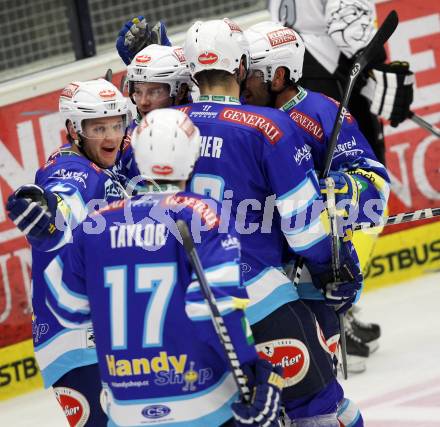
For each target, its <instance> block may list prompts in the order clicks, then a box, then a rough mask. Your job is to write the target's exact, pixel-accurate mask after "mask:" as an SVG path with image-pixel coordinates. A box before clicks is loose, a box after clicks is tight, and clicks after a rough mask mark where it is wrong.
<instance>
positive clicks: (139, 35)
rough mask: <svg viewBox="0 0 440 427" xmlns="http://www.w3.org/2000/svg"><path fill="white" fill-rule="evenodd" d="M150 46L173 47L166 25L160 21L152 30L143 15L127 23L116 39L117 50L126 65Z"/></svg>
mask: <svg viewBox="0 0 440 427" xmlns="http://www.w3.org/2000/svg"><path fill="white" fill-rule="evenodd" d="M150 44H161V45H164V46H171V43H170V41H169V39H168V37H167V32H166V28H165V24H163V23H162V22H161V21H159V22H158V23H157V24H156V25H155V26H154V27H153V28H152V29H150V27H149V25H148V22H147V21H146V19H145V18H144V17H143V16H142V15H139V16H136V17H135V18H133V19H130V20H129V21H127V22H126V23H125V24H124V26H123V27H122V28H121V30H120V31H119V34H118V38H117V39H116V49H117V50H118V53H119V56H120V57H121V59H122V60H123V61H124V62H125V64H126V65H129V64H130V62H131V61H132V60H133V58H134V57H135V56H136V54H137V53H138V52H139V51H140V50H142V49H143V48H144V47H147V46H149V45H150Z"/></svg>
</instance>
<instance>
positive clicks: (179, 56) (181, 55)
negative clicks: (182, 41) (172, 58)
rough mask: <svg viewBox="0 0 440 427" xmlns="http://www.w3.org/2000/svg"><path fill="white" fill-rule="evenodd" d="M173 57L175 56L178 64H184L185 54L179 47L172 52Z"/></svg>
mask: <svg viewBox="0 0 440 427" xmlns="http://www.w3.org/2000/svg"><path fill="white" fill-rule="evenodd" d="M173 53H174V55H176V57H177V59H178V60H179V62H181V63H184V62H186V58H185V54H184V53H183V49H182V48H181V47H177V48H176V49H174V50H173Z"/></svg>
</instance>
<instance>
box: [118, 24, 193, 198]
mask: <svg viewBox="0 0 440 427" xmlns="http://www.w3.org/2000/svg"><path fill="white" fill-rule="evenodd" d="M138 24H139V25H141V22H139V23H138ZM120 39H121V36H120V37H119V38H118V41H119V40H120ZM118 46H119V44H118ZM132 57H133V59H132V61H131V63H129V65H128V67H127V78H126V81H127V82H128V94H129V97H130V99H131V101H132V102H133V103H134V104H135V105H136V111H137V115H136V117H135V118H134V120H133V121H132V122H131V123H130V126H129V127H128V129H127V135H126V142H127V144H128V149H127V150H126V151H125V152H124V155H123V157H122V162H121V163H122V165H123V168H121V173H122V174H123V175H124V176H125V177H126V178H127V179H128V181H130V180H132V179H133V182H132V183H131V185H129V191H131V188H132V187H133V186H136V184H139V183H138V182H137V181H138V180H139V179H138V178H136V177H137V176H138V175H139V171H138V170H137V168H136V164H135V163H134V162H132V157H133V156H132V150H131V147H130V145H129V143H130V138H131V134H132V132H133V130H134V129H135V128H136V126H137V125H138V124H139V122H140V121H141V120H142V118H143V117H144V116H145V115H146V114H147V113H149V112H150V111H153V110H155V109H157V108H166V107H170V106H172V105H179V104H181V103H186V102H188V91H189V85H190V75H189V71H188V68H187V66H186V61H185V57H184V55H183V50H182V48H180V47H178V46H173V47H171V46H159V45H157V44H152V45H149V46H147V47H145V48H144V49H142V50H141V51H140V52H138V53H137V54H136V53H133V55H132ZM125 58H126V56H125Z"/></svg>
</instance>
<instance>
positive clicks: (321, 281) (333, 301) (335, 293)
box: [309, 239, 363, 313]
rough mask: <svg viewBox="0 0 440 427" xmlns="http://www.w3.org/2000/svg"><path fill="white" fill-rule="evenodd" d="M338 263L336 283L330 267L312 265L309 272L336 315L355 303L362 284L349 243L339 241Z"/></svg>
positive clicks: (356, 261)
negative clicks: (333, 307)
mask: <svg viewBox="0 0 440 427" xmlns="http://www.w3.org/2000/svg"><path fill="white" fill-rule="evenodd" d="M339 262H340V266H339V280H338V281H337V282H335V281H334V275H333V268H332V266H331V265H328V264H326V265H323V266H320V265H314V266H313V267H312V266H311V267H310V268H309V270H310V272H311V275H312V280H313V284H314V285H315V286H316V287H317V288H318V289H321V290H322V292H323V294H324V298H325V300H326V302H327V304H328V305H333V306H335V309H336V312H337V313H345V312H346V311H347V310H348V309H349V308H350V307H351V306H352V304H353V303H354V302H355V301H356V299H357V297H358V294H359V293H360V290H361V289H362V284H363V276H362V272H361V269H360V264H359V259H358V256H357V253H356V250H355V248H354V246H353V243H351V241H345V242H344V241H342V239H340V245H339Z"/></svg>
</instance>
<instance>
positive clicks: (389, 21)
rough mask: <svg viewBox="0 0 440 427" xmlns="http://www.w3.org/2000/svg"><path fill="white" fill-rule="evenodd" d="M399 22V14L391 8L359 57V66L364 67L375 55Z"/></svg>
mask: <svg viewBox="0 0 440 427" xmlns="http://www.w3.org/2000/svg"><path fill="white" fill-rule="evenodd" d="M398 24H399V16H398V15H397V12H396V11H395V10H392V11H391V12H390V13H389V14H388V16H387V17H386V18H385V20H384V21H383V23H382V25H381V26H380V27H379V29H378V30H377V32H376V34H375V35H374V37H373V38H372V39H371V41H370V43H369V44H368V46H367V48H366V49H365V50H364V51H363V52H362V54H361V57H360V58H359V64H360V66H361V68H364V67H365V66H366V65H367V64H368V63H369V62H371V61H372V60H373V59H374V57H375V56H376V55H377V52H378V51H379V49H381V48H382V46H383V45H384V44H385V43H386V42H387V41H388V39H389V38H390V37H391V36H392V34H393V33H394V31H395V30H396V28H397V25H398Z"/></svg>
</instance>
